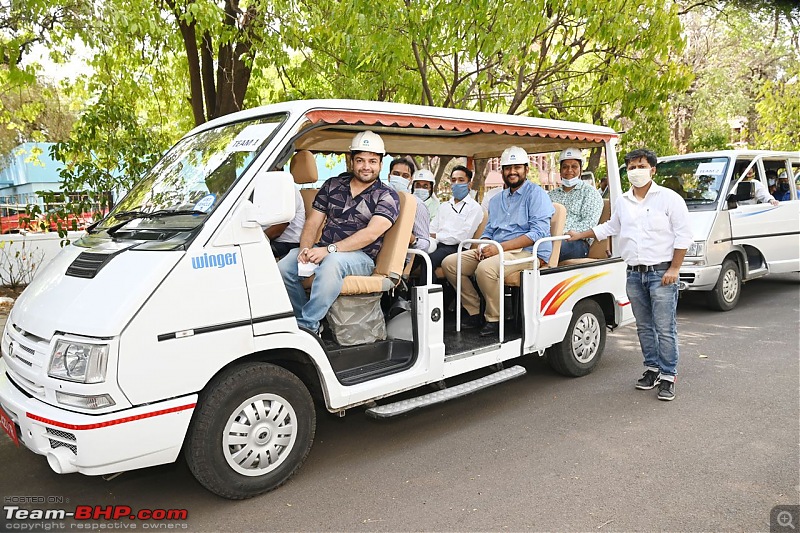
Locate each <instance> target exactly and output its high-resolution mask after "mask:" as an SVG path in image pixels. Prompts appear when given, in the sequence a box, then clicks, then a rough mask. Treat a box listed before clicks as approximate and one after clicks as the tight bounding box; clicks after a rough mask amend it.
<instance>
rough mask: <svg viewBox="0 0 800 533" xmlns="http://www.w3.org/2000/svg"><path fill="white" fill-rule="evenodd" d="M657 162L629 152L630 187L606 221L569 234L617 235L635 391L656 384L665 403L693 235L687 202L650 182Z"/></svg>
mask: <svg viewBox="0 0 800 533" xmlns="http://www.w3.org/2000/svg"><path fill="white" fill-rule="evenodd" d="M657 161H658V159H657V157H656V154H654V153H653V152H651V151H650V150H645V149H640V150H634V151H632V152H630V153H628V154H627V155H626V156H625V166H626V167H627V169H628V180H629V181H630V183H631V188H630V189H629V190H628V191H627V192H626V193H625V194H623V195H622V198H620V199H619V200H618V201H617V202H616V203H615V204H614V209H613V210H612V213H611V219H610V220H609V221H608V222H605V223H603V224H600V225H599V226H595V227H594V228H592V229H590V230H587V231H582V232H572V231H571V232H568V233H569V235H570V240H571V241H574V240H577V239H585V238H587V237H592V238H595V239H601V240H602V239H605V238H608V237H611V236H612V235H619V241H618V249H619V251H620V255H621V256H622V259H623V260H625V263H627V265H628V279H627V284H626V290H627V293H628V299H629V300H630V302H631V309H632V310H633V316H635V317H636V332H637V334H638V336H639V344H640V345H641V348H642V354H643V355H644V366H645V371H644V374H642V377H641V378H640V379H639V381H637V382H636V388H637V389H641V390H649V389H653V388H655V387H656V386H658V399H659V400H664V401H670V400H673V399H674V398H675V376H676V375H677V373H678V328H677V321H676V314H677V306H678V271H679V270H680V267H681V263H683V257H684V256H685V255H686V250H687V249H688V248H689V245H690V244H692V240H693V236H692V230H691V228H690V227H689V211H688V209H687V208H686V203H685V202H684V201H683V199H682V198H681V197H680V195H678V193H676V192H675V191H672V190H670V189H667V188H666V187H661V186H660V185H658V184H656V183H654V182H653V175H654V174H655V173H656V163H657Z"/></svg>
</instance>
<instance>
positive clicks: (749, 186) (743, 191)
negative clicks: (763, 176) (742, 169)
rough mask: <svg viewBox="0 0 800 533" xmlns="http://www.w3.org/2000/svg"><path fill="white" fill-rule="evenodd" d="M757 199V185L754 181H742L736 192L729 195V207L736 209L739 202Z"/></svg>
mask: <svg viewBox="0 0 800 533" xmlns="http://www.w3.org/2000/svg"><path fill="white" fill-rule="evenodd" d="M755 197H756V184H755V183H753V182H752V181H740V182H739V184H738V185H737V186H736V192H735V193H732V194H729V195H728V198H727V200H728V207H729V208H731V209H732V208H734V207H736V204H737V203H738V202H744V201H746V200H752V199H753V198H755Z"/></svg>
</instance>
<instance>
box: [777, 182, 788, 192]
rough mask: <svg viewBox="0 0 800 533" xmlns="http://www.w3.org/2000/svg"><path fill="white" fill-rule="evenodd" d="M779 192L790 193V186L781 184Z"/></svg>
mask: <svg viewBox="0 0 800 533" xmlns="http://www.w3.org/2000/svg"><path fill="white" fill-rule="evenodd" d="M778 190H779V191H781V192H789V184H788V183H779V184H778Z"/></svg>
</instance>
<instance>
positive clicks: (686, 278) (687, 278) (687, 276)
mask: <svg viewBox="0 0 800 533" xmlns="http://www.w3.org/2000/svg"><path fill="white" fill-rule="evenodd" d="M679 278H680V281H685V282H686V283H694V274H684V273H681V274H680V275H679Z"/></svg>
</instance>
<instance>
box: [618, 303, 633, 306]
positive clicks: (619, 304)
mask: <svg viewBox="0 0 800 533" xmlns="http://www.w3.org/2000/svg"><path fill="white" fill-rule="evenodd" d="M617 305H618V306H620V307H625V306H626V305H631V303H630V302H625V303H624V304H621V303H619V302H617Z"/></svg>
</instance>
